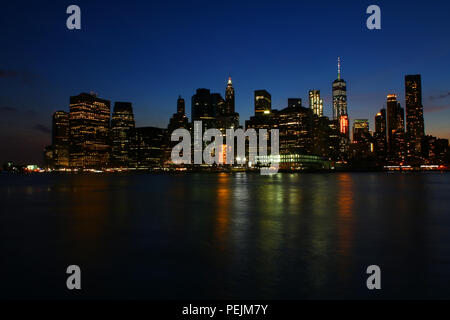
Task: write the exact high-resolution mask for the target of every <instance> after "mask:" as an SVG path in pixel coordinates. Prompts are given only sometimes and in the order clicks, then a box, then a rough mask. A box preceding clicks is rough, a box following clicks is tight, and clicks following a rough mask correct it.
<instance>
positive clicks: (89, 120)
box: [69, 93, 111, 168]
mask: <svg viewBox="0 0 450 320" xmlns="http://www.w3.org/2000/svg"><path fill="white" fill-rule="evenodd" d="M110 118H111V103H110V102H109V101H108V100H104V99H100V98H98V97H97V95H95V94H94V93H90V94H88V93H81V94H79V95H78V96H73V97H70V114H69V124H70V148H69V150H70V166H71V167H74V168H103V167H106V166H107V165H108V163H109V157H110V150H111V147H110V142H109V129H110Z"/></svg>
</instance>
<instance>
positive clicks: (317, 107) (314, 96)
mask: <svg viewBox="0 0 450 320" xmlns="http://www.w3.org/2000/svg"><path fill="white" fill-rule="evenodd" d="M309 108H310V109H311V110H312V111H313V113H314V114H316V115H318V116H319V117H322V116H323V100H322V99H321V98H320V90H310V91H309Z"/></svg>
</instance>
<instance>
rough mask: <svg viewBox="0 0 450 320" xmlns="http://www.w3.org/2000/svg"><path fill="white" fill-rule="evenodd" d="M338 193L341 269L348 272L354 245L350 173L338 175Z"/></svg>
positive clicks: (344, 272)
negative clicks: (349, 259) (349, 258)
mask: <svg viewBox="0 0 450 320" xmlns="http://www.w3.org/2000/svg"><path fill="white" fill-rule="evenodd" d="M338 190H339V192H338V195H337V197H338V198H337V209H338V212H337V214H338V219H337V232H338V249H339V252H340V255H341V257H342V260H341V265H340V268H341V271H342V273H343V274H346V270H348V268H347V267H348V264H349V261H348V259H347V258H348V257H349V256H350V251H351V247H352V238H353V224H354V221H353V220H354V216H353V201H354V200H353V196H354V194H353V181H352V177H351V175H350V174H348V173H341V174H339V175H338Z"/></svg>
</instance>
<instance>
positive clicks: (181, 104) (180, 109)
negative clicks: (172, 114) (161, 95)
mask: <svg viewBox="0 0 450 320" xmlns="http://www.w3.org/2000/svg"><path fill="white" fill-rule="evenodd" d="M177 113H178V114H180V115H182V116H185V115H186V103H185V101H184V99H183V98H182V97H181V96H178V99H177Z"/></svg>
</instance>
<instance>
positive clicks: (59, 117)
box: [46, 111, 70, 168]
mask: <svg viewBox="0 0 450 320" xmlns="http://www.w3.org/2000/svg"><path fill="white" fill-rule="evenodd" d="M69 136H70V126H69V114H68V113H67V112H65V111H57V112H55V113H54V114H53V121H52V146H51V148H48V150H47V152H49V156H47V157H46V158H49V159H51V161H49V163H47V164H48V165H49V166H50V167H54V168H68V167H69Z"/></svg>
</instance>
